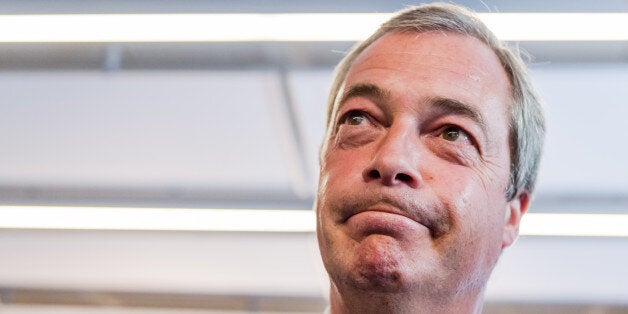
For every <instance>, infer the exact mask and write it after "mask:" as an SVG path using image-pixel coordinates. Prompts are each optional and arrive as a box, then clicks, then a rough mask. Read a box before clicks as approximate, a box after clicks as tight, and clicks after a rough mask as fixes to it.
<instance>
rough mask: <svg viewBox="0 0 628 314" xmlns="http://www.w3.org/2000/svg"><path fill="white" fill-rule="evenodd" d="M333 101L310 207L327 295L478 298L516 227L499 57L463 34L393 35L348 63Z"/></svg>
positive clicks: (505, 87)
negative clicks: (337, 291)
mask: <svg viewBox="0 0 628 314" xmlns="http://www.w3.org/2000/svg"><path fill="white" fill-rule="evenodd" d="M340 97H341V101H340V103H339V107H338V109H337V110H336V111H335V112H336V113H335V114H334V116H333V117H332V120H331V122H330V123H331V124H330V127H329V128H330V129H329V131H328V133H327V138H326V140H325V141H326V142H325V143H324V145H323V151H322V161H321V173H320V183H319V188H318V198H317V205H316V206H317V211H318V212H317V216H318V224H317V233H318V240H319V246H320V250H321V254H322V257H323V261H324V264H325V267H326V268H327V271H328V272H329V274H330V277H331V279H332V283H333V285H334V286H336V288H347V287H353V288H357V289H360V290H364V291H379V292H399V291H414V290H417V289H421V290H430V291H432V293H435V294H439V293H448V294H450V293H451V292H464V291H470V290H473V291H476V290H478V289H479V290H481V289H482V287H483V286H484V284H485V282H486V280H487V279H488V276H489V275H490V272H491V270H492V268H493V266H494V264H495V263H496V261H497V258H498V257H499V254H500V252H501V250H502V248H503V247H505V246H507V245H509V244H510V243H511V242H512V241H513V239H514V237H515V236H516V233H517V228H518V222H519V220H518V217H516V219H513V218H512V217H510V216H511V215H510V212H511V209H513V208H515V209H516V207H517V206H519V204H518V203H517V202H518V201H517V199H515V200H513V201H511V202H509V201H508V200H507V199H506V196H505V191H506V188H507V185H508V182H509V180H508V179H509V170H510V168H509V163H510V158H509V144H508V143H509V141H508V124H509V123H508V117H509V114H508V109H509V106H510V103H511V100H510V99H511V97H510V85H509V81H508V77H507V76H506V73H505V71H504V70H503V69H502V67H501V65H500V62H499V60H498V58H497V56H496V55H495V54H494V53H493V52H492V51H491V50H490V48H488V47H487V46H485V45H484V44H483V43H481V42H480V41H478V40H477V39H475V38H472V37H468V36H462V35H458V34H453V33H441V32H427V33H420V34H418V33H390V34H387V35H385V36H383V37H382V38H380V39H378V40H377V41H376V42H375V43H373V44H372V45H371V46H370V47H369V48H367V49H366V50H365V51H364V52H363V53H362V54H361V55H360V56H359V57H358V58H357V59H356V60H355V62H354V63H353V65H352V66H351V68H350V70H349V73H348V75H347V78H346V81H345V84H344V89H343V90H341V91H340ZM340 286H343V287H340ZM344 286H346V287H344ZM332 289H334V287H332Z"/></svg>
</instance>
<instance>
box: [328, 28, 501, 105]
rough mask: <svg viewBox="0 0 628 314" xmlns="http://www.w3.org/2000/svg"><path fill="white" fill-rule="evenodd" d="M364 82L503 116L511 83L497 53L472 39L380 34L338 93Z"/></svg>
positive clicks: (401, 94) (398, 93) (452, 35)
mask: <svg viewBox="0 0 628 314" xmlns="http://www.w3.org/2000/svg"><path fill="white" fill-rule="evenodd" d="M365 83H366V84H374V85H377V86H379V87H381V88H383V89H386V90H390V91H391V93H392V95H393V96H394V97H404V98H411V97H414V98H416V97H423V98H430V97H431V98H435V97H446V98H452V99H456V100H458V101H460V102H462V103H467V104H470V105H473V106H478V107H484V108H483V109H486V110H497V111H499V112H502V113H506V109H508V107H509V104H510V102H511V101H510V99H511V92H510V82H509V79H508V76H507V75H506V72H505V71H504V69H503V67H502V65H501V63H500V61H499V59H498V57H497V56H496V55H495V53H494V52H493V51H492V50H491V49H490V48H489V47H488V46H487V45H485V44H484V43H482V42H480V41H479V40H478V39H476V38H474V37H471V36H465V35H460V34H455V33H449V32H424V33H417V32H404V33H389V34H386V35H384V36H382V37H381V38H379V39H378V40H376V41H375V42H374V43H372V44H371V45H370V46H369V47H367V48H366V49H365V50H364V51H363V52H362V53H361V54H360V55H359V56H358V57H357V58H356V59H355V61H354V62H353V64H352V66H351V67H350V69H349V71H348V74H347V77H346V79H345V84H344V87H345V88H344V91H340V92H341V94H342V93H344V92H346V91H347V90H349V89H350V88H351V87H352V86H354V85H357V84H365ZM478 109H482V108H478Z"/></svg>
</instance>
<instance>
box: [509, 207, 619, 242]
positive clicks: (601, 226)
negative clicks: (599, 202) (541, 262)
mask: <svg viewBox="0 0 628 314" xmlns="http://www.w3.org/2000/svg"><path fill="white" fill-rule="evenodd" d="M520 233H521V235H533V236H582V237H598V236H600V237H605V236H606V237H628V215H620V214H614V215H611V214H607V215H603V214H532V213H531V214H526V215H524V216H523V218H522V222H521V229H520Z"/></svg>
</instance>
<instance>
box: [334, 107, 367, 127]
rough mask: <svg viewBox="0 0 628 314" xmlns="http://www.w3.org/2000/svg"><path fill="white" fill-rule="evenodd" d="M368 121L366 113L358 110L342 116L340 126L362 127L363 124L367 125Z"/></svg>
mask: <svg viewBox="0 0 628 314" xmlns="http://www.w3.org/2000/svg"><path fill="white" fill-rule="evenodd" d="M369 121H370V119H369V115H368V113H366V112H363V111H359V110H351V111H349V112H347V113H345V114H344V115H343V116H342V118H341V119H340V124H348V125H362V124H364V123H369Z"/></svg>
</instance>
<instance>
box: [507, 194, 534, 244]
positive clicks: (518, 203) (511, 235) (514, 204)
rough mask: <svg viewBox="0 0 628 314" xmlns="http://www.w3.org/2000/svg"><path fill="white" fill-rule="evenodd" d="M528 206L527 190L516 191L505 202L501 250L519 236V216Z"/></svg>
mask: <svg viewBox="0 0 628 314" xmlns="http://www.w3.org/2000/svg"><path fill="white" fill-rule="evenodd" d="M528 206H530V193H529V192H528V191H522V192H520V193H518V194H517V195H515V197H514V198H513V199H512V200H511V201H510V202H508V203H506V216H505V224H504V233H503V235H502V250H503V249H505V248H506V247H508V246H510V245H511V244H513V243H514V242H515V240H516V239H517V236H519V223H520V222H521V216H523V214H525V213H526V211H527V210H528Z"/></svg>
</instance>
